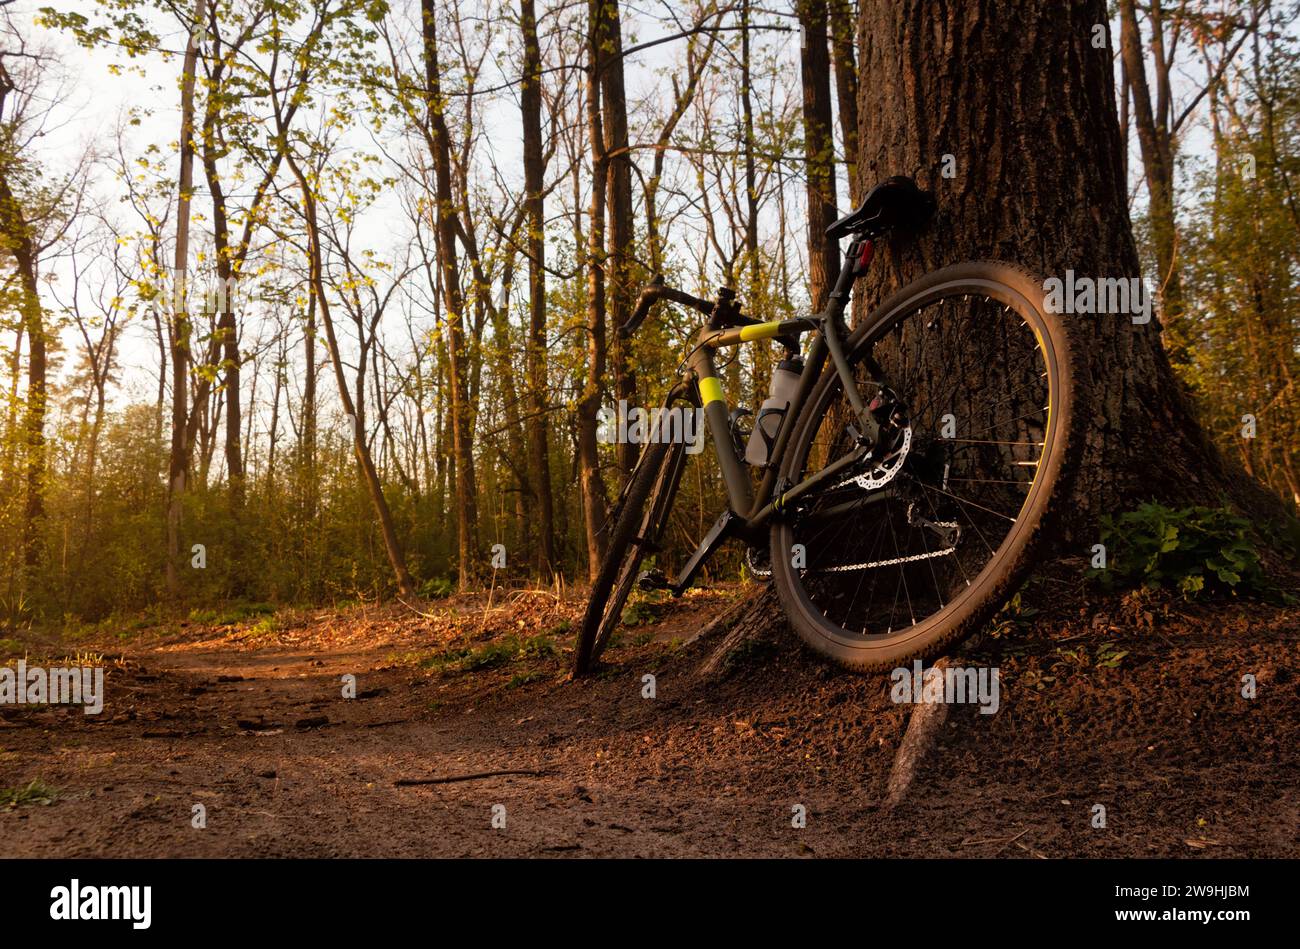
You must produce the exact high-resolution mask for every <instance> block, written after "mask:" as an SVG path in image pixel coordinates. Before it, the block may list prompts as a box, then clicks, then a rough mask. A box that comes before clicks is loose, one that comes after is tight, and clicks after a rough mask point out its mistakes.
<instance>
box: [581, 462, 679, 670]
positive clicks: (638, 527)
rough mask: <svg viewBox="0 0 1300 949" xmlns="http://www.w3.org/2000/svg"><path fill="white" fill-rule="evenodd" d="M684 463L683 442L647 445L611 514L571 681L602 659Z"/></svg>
mask: <svg viewBox="0 0 1300 949" xmlns="http://www.w3.org/2000/svg"><path fill="white" fill-rule="evenodd" d="M685 459H686V446H685V445H684V444H682V443H681V442H668V441H660V442H653V443H651V444H649V445H646V447H645V451H644V453H643V455H642V458H641V460H640V461H639V462H638V464H637V466H636V470H635V471H634V472H633V475H632V480H631V481H630V482H629V483H628V487H627V493H626V494H625V495H624V497H623V499H622V501H621V502H620V504H619V506H618V508H617V510H616V512H615V516H614V525H613V529H612V530H611V531H610V534H609V545H608V547H607V548H606V550H605V559H604V560H603V561H602V562H601V567H600V571H599V572H598V573H597V574H596V579H595V581H594V582H593V583H592V585H591V595H590V597H589V598H588V600H587V610H586V613H585V614H584V615H583V618H582V627H581V628H580V629H579V630H578V639H577V642H576V644H575V647H574V652H573V676H574V678H578V677H581V676H584V675H586V674H587V673H588V672H590V671H591V670H592V668H593V667H594V666H595V665H596V663H597V662H598V661H599V660H600V656H601V653H603V652H604V651H605V647H606V646H607V645H609V640H610V637H611V636H612V635H613V632H614V630H615V628H617V626H618V624H619V621H620V620H621V619H622V617H623V607H624V605H625V604H626V603H627V598H628V596H630V595H631V593H632V588H633V587H634V586H635V585H636V581H637V577H638V575H639V570H640V567H641V561H642V559H643V558H644V557H645V555H646V554H647V553H651V552H653V551H655V550H657V549H658V544H659V541H660V539H661V537H662V535H663V531H664V528H665V527H666V526H667V523H668V515H669V513H670V511H671V509H672V503H673V499H674V497H675V496H676V493H677V485H678V483H679V482H680V479H681V471H682V466H683V464H684V462H685Z"/></svg>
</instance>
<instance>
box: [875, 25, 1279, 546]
mask: <svg viewBox="0 0 1300 949" xmlns="http://www.w3.org/2000/svg"><path fill="white" fill-rule="evenodd" d="M1106 22H1107V17H1106V4H1105V2H1104V0H1075V2H1072V3H1069V4H1061V3H1060V2H1058V0H989V2H985V3H981V4H953V5H945V6H940V5H934V4H915V3H907V2H902V0H887V2H880V3H874V4H864V5H863V9H862V12H861V16H860V18H859V34H858V50H859V54H860V57H861V60H860V71H861V74H862V75H864V76H871V77H872V81H871V82H870V83H863V84H862V86H861V88H860V90H859V98H858V114H859V115H860V116H861V118H862V121H861V126H860V129H859V133H860V136H861V147H860V152H859V156H858V163H859V187H860V188H861V189H862V190H863V191H864V192H865V189H866V188H867V187H869V186H871V185H872V184H874V183H876V182H877V181H879V180H881V179H883V178H885V177H887V176H889V175H893V174H914V175H915V176H916V177H917V179H918V181H919V183H920V184H921V185H922V186H923V187H929V188H931V189H933V190H934V192H935V194H936V197H937V199H938V204H939V213H938V215H937V217H936V219H935V221H934V223H933V224H932V225H931V227H930V229H929V230H928V231H927V232H926V233H925V234H923V235H922V236H921V237H920V238H919V239H918V240H914V241H906V242H905V241H903V240H892V241H890V242H889V245H888V246H887V247H886V246H882V247H881V248H880V250H881V253H878V254H877V258H876V263H875V265H874V266H873V267H872V270H871V272H870V274H869V275H868V276H867V277H866V278H864V279H863V280H862V281H860V282H859V284H858V288H857V292H858V293H859V294H862V295H864V296H865V297H866V298H867V299H868V300H873V301H874V300H879V299H880V298H881V297H882V296H883V295H884V294H886V293H887V292H889V291H891V290H893V289H895V288H896V287H898V286H901V285H902V284H904V283H907V282H910V281H911V280H914V279H916V278H917V277H919V276H921V275H922V274H923V273H925V272H927V271H929V270H933V269H935V268H938V267H941V266H943V265H945V264H949V263H954V262H957V261H962V260H978V259H981V258H988V257H993V258H1001V259H1008V260H1011V261H1014V262H1017V263H1021V264H1023V265H1025V266H1028V267H1029V268H1031V269H1032V270H1035V271H1037V272H1038V273H1040V274H1041V275H1043V276H1044V277H1053V276H1056V277H1061V278H1064V276H1065V272H1066V270H1067V269H1072V270H1073V271H1074V272H1075V273H1076V274H1078V275H1092V276H1094V277H1103V276H1105V277H1135V276H1137V275H1138V273H1139V265H1138V255H1137V251H1136V248H1135V245H1134V241H1133V235H1132V231H1131V228H1130V225H1129V218H1128V204H1127V194H1126V187H1125V180H1124V176H1123V174H1122V170H1121V153H1120V145H1121V136H1120V130H1119V125H1118V123H1117V121H1116V109H1115V91H1114V76H1113V68H1112V51H1111V49H1110V44H1109V41H1108V42H1107V43H1106V44H1105V46H1104V47H1103V48H1100V49H1098V48H1094V46H1093V44H1092V41H1091V40H1092V36H1093V26H1094V25H1095V24H1105V23H1106ZM1131 72H1132V71H1131V70H1130V73H1131ZM945 154H951V155H953V156H954V157H955V159H956V172H957V174H956V177H955V178H951V179H950V178H946V177H943V176H942V175H941V171H942V170H943V167H944V164H945V162H944V159H943V156H944V155H945ZM1068 319H1071V320H1072V324H1071V325H1072V328H1073V331H1074V332H1075V333H1076V334H1077V336H1078V339H1079V345H1078V346H1077V347H1076V352H1077V354H1078V364H1077V365H1076V372H1077V373H1078V374H1079V376H1080V378H1079V379H1078V383H1079V388H1078V392H1077V394H1076V395H1077V399H1078V408H1077V409H1076V411H1081V412H1083V413H1085V414H1086V415H1087V416H1088V417H1089V421H1088V423H1087V428H1086V432H1085V435H1086V438H1085V443H1084V446H1083V457H1082V463H1081V466H1080V469H1079V474H1078V476H1077V477H1076V478H1075V479H1074V485H1073V488H1072V492H1073V494H1072V498H1071V502H1072V503H1070V504H1068V505H1065V507H1066V508H1067V509H1071V510H1072V512H1073V516H1072V519H1071V523H1070V524H1068V525H1064V526H1066V527H1067V528H1068V530H1067V535H1069V534H1072V535H1073V537H1074V539H1075V540H1077V541H1078V542H1079V543H1080V544H1082V543H1083V542H1084V538H1087V539H1088V540H1087V542H1088V543H1091V542H1092V540H1093V539H1094V538H1095V534H1096V528H1095V521H1096V517H1097V516H1098V515H1100V514H1103V513H1113V512H1115V511H1116V510H1122V509H1123V508H1125V507H1128V506H1131V505H1133V504H1134V503H1135V502H1136V501H1138V500H1140V499H1144V498H1149V497H1153V496H1155V497H1164V498H1166V499H1170V500H1178V501H1190V500H1198V501H1203V502H1209V503H1214V502H1215V501H1216V500H1217V499H1218V497H1219V495H1220V492H1227V493H1230V494H1235V495H1236V496H1237V497H1238V498H1239V499H1242V498H1243V497H1249V498H1253V499H1255V500H1257V501H1258V500H1259V498H1260V492H1258V491H1256V490H1255V489H1253V488H1251V487H1250V486H1248V485H1243V484H1242V482H1244V481H1245V480H1246V479H1241V478H1238V479H1235V480H1234V479H1232V478H1230V477H1229V476H1228V474H1227V473H1226V472H1225V469H1224V466H1223V463H1222V461H1221V459H1220V457H1219V456H1218V453H1217V452H1216V451H1215V450H1214V449H1213V448H1212V446H1211V445H1210V444H1209V442H1208V440H1207V439H1206V438H1205V437H1204V435H1203V434H1202V432H1201V431H1200V429H1199V428H1198V427H1197V425H1196V424H1195V422H1194V421H1193V419H1192V416H1191V412H1190V409H1189V406H1188V402H1187V399H1186V397H1185V394H1184V391H1183V389H1182V387H1181V385H1180V383H1179V382H1178V380H1177V379H1176V377H1175V376H1174V374H1173V373H1172V371H1171V370H1170V367H1169V362H1168V360H1167V358H1166V356H1165V352H1164V349H1163V347H1162V345H1161V340H1160V331H1159V326H1158V324H1157V322H1156V321H1155V320H1154V319H1153V320H1151V321H1150V322H1148V323H1146V324H1135V323H1134V322H1133V321H1132V318H1131V316H1130V315H1127V314H1112V315H1100V316H1075V317H1068ZM1081 550H1086V547H1079V548H1078V549H1077V550H1076V552H1078V551H1081Z"/></svg>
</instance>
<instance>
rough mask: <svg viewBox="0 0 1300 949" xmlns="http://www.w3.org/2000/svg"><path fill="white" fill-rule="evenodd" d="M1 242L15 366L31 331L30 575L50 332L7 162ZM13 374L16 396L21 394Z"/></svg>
mask: <svg viewBox="0 0 1300 949" xmlns="http://www.w3.org/2000/svg"><path fill="white" fill-rule="evenodd" d="M12 89H13V83H12V82H11V81H10V79H9V76H8V74H7V73H5V72H3V70H0V101H2V100H3V98H4V96H5V95H7V94H8V93H9V91H11V90H12ZM0 247H3V249H4V250H5V251H7V252H8V253H9V254H10V255H11V256H12V257H13V259H14V265H15V267H16V269H17V272H18V288H19V301H20V303H19V305H20V308H21V317H22V319H21V323H20V327H21V332H20V334H19V340H18V342H17V343H16V344H15V346H14V359H15V368H16V366H17V362H16V360H17V359H18V355H17V354H18V351H19V350H20V349H21V348H22V333H23V332H25V333H26V335H27V346H28V356H27V398H26V404H25V406H24V409H23V436H22V438H23V469H24V478H23V481H24V483H25V486H26V499H25V501H24V503H23V538H22V544H23V563H24V565H25V566H26V568H27V573H28V574H29V575H30V574H31V573H33V572H34V571H35V570H36V569H37V568H38V566H39V564H40V560H41V521H42V519H43V517H44V514H45V467H46V462H45V409H46V402H47V392H46V379H45V375H46V338H45V332H46V328H45V312H44V309H43V308H42V307H41V297H40V289H39V287H38V285H37V281H36V255H37V252H36V245H35V241H34V240H33V239H32V226H31V223H30V222H29V221H28V220H27V215H26V213H25V211H24V209H23V208H22V206H21V204H20V203H19V200H18V197H17V195H15V194H14V191H13V187H12V185H11V184H10V181H9V173H8V170H7V167H6V166H5V165H3V164H0ZM16 390H17V385H16V380H15V396H16V395H17V391H16Z"/></svg>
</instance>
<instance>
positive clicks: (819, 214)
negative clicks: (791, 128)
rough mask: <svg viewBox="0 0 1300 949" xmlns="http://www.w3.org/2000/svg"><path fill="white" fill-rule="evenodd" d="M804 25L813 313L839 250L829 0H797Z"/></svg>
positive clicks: (823, 294) (820, 307) (821, 303)
mask: <svg viewBox="0 0 1300 949" xmlns="http://www.w3.org/2000/svg"><path fill="white" fill-rule="evenodd" d="M796 12H797V13H798V15H799V25H800V27H801V29H802V31H803V40H802V45H801V47H800V50H799V62H800V67H801V72H800V74H801V77H802V80H803V134H804V160H805V169H806V179H807V184H808V192H807V193H808V285H809V295H810V296H811V298H812V308H813V312H814V313H820V312H822V310H824V309H825V308H826V301H827V298H828V297H829V296H830V292H831V286H832V285H833V284H834V282H835V275H836V274H837V273H838V272H839V250H838V249H837V247H836V246H835V243H834V242H833V241H830V240H827V238H826V228H828V227H830V226H831V225H832V224H834V223H835V219H836V217H837V214H836V210H835V140H834V136H833V135H832V133H831V128H832V117H831V64H830V55H829V54H828V52H827V48H826V22H827V15H826V0H798V3H797V5H796Z"/></svg>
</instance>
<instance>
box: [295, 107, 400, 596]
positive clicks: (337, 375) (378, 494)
mask: <svg viewBox="0 0 1300 949" xmlns="http://www.w3.org/2000/svg"><path fill="white" fill-rule="evenodd" d="M282 131H283V130H282ZM285 157H286V160H287V161H288V164H289V168H290V170H291V171H292V172H293V176H294V178H295V179H297V181H298V188H299V191H300V192H301V193H302V203H303V219H304V223H305V225H306V230H307V256H308V266H309V268H310V273H311V278H310V279H311V292H312V295H313V296H315V297H316V303H317V306H318V307H319V308H320V321H321V325H322V326H323V327H324V329H325V341H326V346H327V348H328V349H329V355H330V362H331V364H332V365H333V367H334V381H335V382H336V383H337V384H338V390H339V401H340V402H341V403H342V406H343V412H344V414H345V415H347V417H348V418H349V419H350V420H351V422H352V447H353V451H354V453H355V454H356V459H357V464H358V465H359V466H360V468H361V478H362V481H363V483H364V484H365V486H366V491H367V493H368V494H369V495H370V501H371V503H372V504H373V505H374V508H375V515H376V517H377V518H378V519H379V530H380V533H381V534H382V536H383V539H384V550H385V552H386V553H387V554H388V562H389V564H390V565H391V566H392V568H393V574H394V576H395V577H396V579H397V589H398V592H400V593H401V594H402V595H403V596H414V595H415V583H414V581H412V579H411V574H410V572H409V571H408V570H407V569H406V557H405V556H404V555H403V553H402V547H401V544H400V543H399V541H398V539H397V529H396V527H394V525H393V515H392V512H391V511H390V510H389V507H388V501H387V500H386V499H385V498H384V487H383V484H382V482H380V480H379V473H378V472H377V471H376V470H375V463H374V460H373V459H372V458H371V457H370V449H369V447H368V446H367V445H366V437H365V430H364V428H363V427H362V422H361V417H360V415H358V412H359V411H360V407H359V406H358V405H357V404H356V403H354V402H353V400H352V395H351V393H350V392H349V391H348V380H347V377H346V376H345V375H344V372H343V368H344V367H343V356H342V354H341V353H340V352H339V344H338V339H337V337H336V336H335V333H334V323H333V321H332V320H331V319H330V307H329V300H328V298H327V297H326V296H325V280H324V275H323V264H322V261H321V253H322V251H321V243H320V225H319V222H318V220H317V215H316V196H315V195H314V194H313V193H312V190H311V185H310V184H309V183H308V181H307V178H306V176H305V175H304V174H303V171H302V169H301V168H300V167H299V166H298V163H297V161H296V160H295V159H294V157H293V156H292V154H286V156H285Z"/></svg>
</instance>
